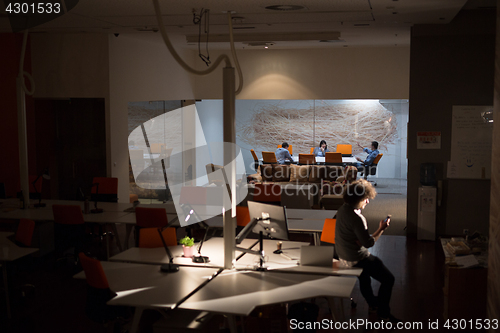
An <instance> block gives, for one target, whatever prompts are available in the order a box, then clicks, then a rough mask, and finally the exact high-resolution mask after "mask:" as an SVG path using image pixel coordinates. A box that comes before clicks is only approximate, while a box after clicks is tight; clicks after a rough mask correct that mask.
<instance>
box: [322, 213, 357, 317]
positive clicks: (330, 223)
mask: <svg viewBox="0 0 500 333" xmlns="http://www.w3.org/2000/svg"><path fill="white" fill-rule="evenodd" d="M336 224H337V219H325V223H324V224H323V230H322V231H321V241H322V242H325V243H330V244H333V246H334V247H333V249H334V251H333V258H335V259H337V260H338V259H339V257H338V255H337V251H335V226H336ZM356 306H357V304H356V302H354V299H353V298H351V308H353V309H354V308H355V307H356Z"/></svg>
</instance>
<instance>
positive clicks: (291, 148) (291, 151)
mask: <svg viewBox="0 0 500 333" xmlns="http://www.w3.org/2000/svg"><path fill="white" fill-rule="evenodd" d="M278 148H281V145H278ZM287 150H288V151H289V152H290V154H293V146H292V145H288V148H287Z"/></svg>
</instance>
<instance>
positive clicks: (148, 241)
mask: <svg viewBox="0 0 500 333" xmlns="http://www.w3.org/2000/svg"><path fill="white" fill-rule="evenodd" d="M162 235H163V239H164V240H165V244H167V246H175V245H177V234H176V231H175V228H166V229H165V230H163V231H162ZM139 247H141V248H154V247H163V242H162V241H161V237H160V234H159V233H158V228H141V229H140V230H139Z"/></svg>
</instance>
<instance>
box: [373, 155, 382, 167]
mask: <svg viewBox="0 0 500 333" xmlns="http://www.w3.org/2000/svg"><path fill="white" fill-rule="evenodd" d="M382 156H384V154H378V155H377V157H375V159H374V160H373V163H372V165H377V164H378V162H379V161H380V159H381V158H382Z"/></svg>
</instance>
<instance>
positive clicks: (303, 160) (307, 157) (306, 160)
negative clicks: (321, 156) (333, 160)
mask: <svg viewBox="0 0 500 333" xmlns="http://www.w3.org/2000/svg"><path fill="white" fill-rule="evenodd" d="M299 164H316V157H315V156H314V154H299Z"/></svg>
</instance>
